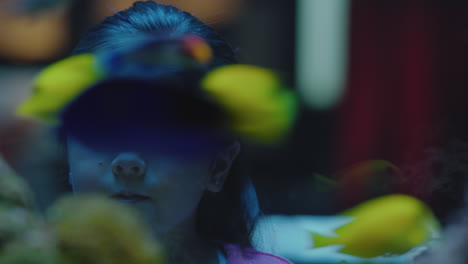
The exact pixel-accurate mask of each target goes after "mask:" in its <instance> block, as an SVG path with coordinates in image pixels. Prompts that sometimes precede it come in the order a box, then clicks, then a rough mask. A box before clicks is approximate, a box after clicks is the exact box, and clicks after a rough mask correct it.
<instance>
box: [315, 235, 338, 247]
mask: <svg viewBox="0 0 468 264" xmlns="http://www.w3.org/2000/svg"><path fill="white" fill-rule="evenodd" d="M311 236H312V240H313V248H319V247H325V246H329V245H332V244H333V242H334V240H335V239H336V238H335V237H329V236H323V235H319V234H317V233H311Z"/></svg>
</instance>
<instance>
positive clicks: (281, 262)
mask: <svg viewBox="0 0 468 264" xmlns="http://www.w3.org/2000/svg"><path fill="white" fill-rule="evenodd" d="M224 249H225V251H226V253H227V263H228V264H292V262H290V261H289V260H286V259H284V258H281V257H278V256H275V255H272V254H269V253H265V252H261V251H258V250H255V249H253V248H240V247H239V246H237V245H233V244H227V245H225V246H224Z"/></svg>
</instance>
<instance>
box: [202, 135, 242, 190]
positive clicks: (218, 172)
mask: <svg viewBox="0 0 468 264" xmlns="http://www.w3.org/2000/svg"><path fill="white" fill-rule="evenodd" d="M240 150H241V146H240V143H239V141H235V142H234V143H232V144H231V145H229V146H228V147H227V148H225V149H224V150H222V151H221V152H219V153H218V154H217V155H216V156H215V158H214V160H213V162H212V163H211V166H210V172H211V173H210V178H209V179H208V185H207V190H208V191H211V192H220V191H221V190H222V189H223V185H224V182H225V181H226V179H227V177H228V175H229V171H230V169H231V167H232V164H233V163H234V161H235V159H236V158H237V156H238V155H239V153H240Z"/></svg>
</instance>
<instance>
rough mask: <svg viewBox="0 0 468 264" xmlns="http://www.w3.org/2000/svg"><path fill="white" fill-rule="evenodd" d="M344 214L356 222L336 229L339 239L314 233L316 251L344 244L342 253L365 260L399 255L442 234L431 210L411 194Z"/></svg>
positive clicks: (380, 200) (378, 200) (376, 201)
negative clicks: (320, 248)
mask: <svg viewBox="0 0 468 264" xmlns="http://www.w3.org/2000/svg"><path fill="white" fill-rule="evenodd" d="M340 215H342V216H347V217H352V218H353V220H352V221H351V222H349V223H347V224H345V225H343V226H341V227H340V228H338V229H336V230H335V233H336V234H337V236H336V237H326V236H321V235H318V234H314V233H313V234H312V238H313V241H314V248H318V247H324V246H329V245H343V248H342V249H341V250H340V251H339V252H341V253H344V254H348V255H353V256H357V257H362V258H372V257H377V256H382V255H385V254H391V255H395V254H397V255H399V254H403V253H406V252H408V251H409V250H411V249H412V248H415V247H417V246H419V245H421V244H423V243H425V242H427V241H429V240H431V239H433V238H436V237H438V236H439V233H440V225H439V223H438V222H437V220H436V218H435V217H434V215H433V214H432V212H431V210H430V209H429V208H428V207H427V206H426V205H425V204H424V203H423V202H421V201H419V200H418V199H416V198H413V197H410V196H407V195H401V194H393V195H387V196H383V197H379V198H375V199H372V200H369V201H367V202H364V203H362V204H360V205H358V206H356V207H354V208H351V209H349V210H347V211H345V212H343V213H341V214H340Z"/></svg>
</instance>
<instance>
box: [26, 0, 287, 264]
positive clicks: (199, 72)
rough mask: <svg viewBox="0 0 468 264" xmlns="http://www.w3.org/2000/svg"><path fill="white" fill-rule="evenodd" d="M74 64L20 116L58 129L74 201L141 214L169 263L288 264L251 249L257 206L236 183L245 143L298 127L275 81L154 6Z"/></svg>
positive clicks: (137, 12) (84, 49) (63, 66)
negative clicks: (95, 198)
mask: <svg viewBox="0 0 468 264" xmlns="http://www.w3.org/2000/svg"><path fill="white" fill-rule="evenodd" d="M73 53H74V55H75V56H73V57H71V58H67V59H65V60H63V61H61V62H58V63H56V64H54V65H52V66H50V67H49V68H48V69H46V70H45V71H44V72H43V73H42V74H41V75H40V76H39V78H38V79H37V82H36V91H35V93H34V95H33V97H32V98H31V99H30V101H28V102H26V104H24V105H23V106H22V107H21V109H20V112H22V113H23V114H30V115H35V116H38V117H41V118H42V119H46V120H49V121H51V122H56V124H58V126H57V132H58V136H59V139H60V140H61V142H62V143H63V145H64V146H65V154H66V157H67V160H68V165H69V180H70V184H71V186H72V190H73V192H75V193H91V192H99V193H103V194H105V195H108V196H109V197H111V198H113V199H116V200H118V201H121V202H125V203H128V204H130V205H131V206H134V207H136V208H137V209H138V210H139V211H140V212H141V215H142V216H143V217H144V219H145V220H146V222H147V223H148V225H149V226H150V228H151V231H152V232H153V234H154V236H156V237H157V238H158V240H159V241H161V243H162V244H163V246H164V247H165V249H166V253H167V256H168V262H169V263H178V264H184V263H212V264H215V263H229V264H241V263H257V264H261V263H268V264H275V263H278V264H279V263H281V264H285V263H290V262H288V261H287V260H284V259H282V258H279V257H276V256H273V255H270V254H266V253H262V252H259V251H256V250H254V249H253V245H252V239H251V236H252V232H253V230H254V228H255V224H256V221H257V218H258V216H259V209H258V204H257V198H256V195H255V191H254V189H253V186H252V184H251V182H250V180H249V178H248V177H246V176H245V175H243V174H238V173H235V171H236V167H237V166H236V160H237V159H238V156H239V153H240V152H241V145H240V143H239V139H240V138H245V139H248V140H252V141H254V142H275V141H277V140H278V139H279V138H281V136H282V135H283V134H284V133H285V132H286V130H287V128H288V127H289V126H290V125H291V122H292V116H293V113H294V110H293V109H294V100H293V97H292V96H291V94H290V93H289V92H287V91H283V90H282V89H280V88H281V87H280V84H279V82H278V81H277V79H276V78H275V77H274V75H273V74H272V73H271V72H269V71H268V70H264V69H259V68H256V67H253V66H245V65H244V66H243V65H235V63H236V59H235V57H234V52H233V50H232V48H231V47H230V46H229V45H228V44H227V43H226V42H225V41H224V40H222V39H221V38H220V37H219V35H218V34H217V33H215V32H214V31H213V30H212V29H211V28H209V27H208V26H207V25H205V24H203V23H202V22H200V21H199V20H197V19H196V18H195V17H193V16H192V15H190V14H188V13H186V12H181V11H179V10H178V9H176V8H174V7H171V6H166V5H161V4H156V3H154V2H136V3H135V4H134V5H133V6H132V7H131V8H129V9H128V10H125V11H122V12H119V13H116V14H115V15H114V16H111V17H108V18H107V19H105V20H104V21H103V22H102V23H100V24H98V25H95V26H94V27H92V28H91V29H90V30H89V31H88V32H87V33H86V34H85V35H84V36H83V38H82V39H81V41H80V42H79V43H78V45H77V47H76V48H75V49H74V52H73ZM228 64H233V65H230V66H223V65H228ZM220 66H223V67H220ZM246 91H247V92H248V93H246Z"/></svg>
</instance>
